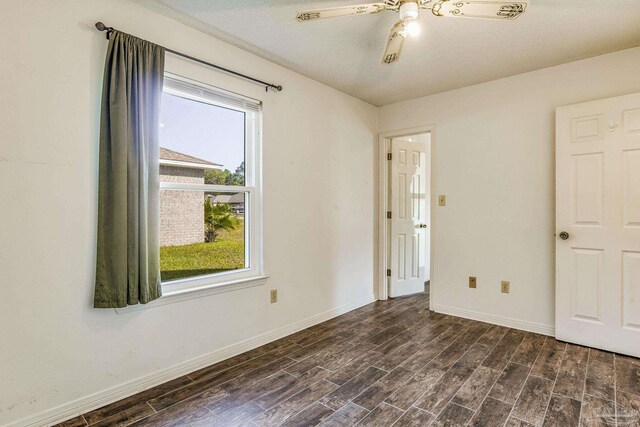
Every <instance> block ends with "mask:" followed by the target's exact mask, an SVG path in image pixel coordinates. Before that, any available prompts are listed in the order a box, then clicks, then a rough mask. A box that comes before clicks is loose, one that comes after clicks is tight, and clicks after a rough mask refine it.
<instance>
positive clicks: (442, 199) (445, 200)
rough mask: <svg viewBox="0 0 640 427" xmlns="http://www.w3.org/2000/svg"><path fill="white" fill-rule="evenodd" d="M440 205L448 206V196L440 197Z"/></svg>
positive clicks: (442, 195)
mask: <svg viewBox="0 0 640 427" xmlns="http://www.w3.org/2000/svg"><path fill="white" fill-rule="evenodd" d="M438 204H439V205H440V206H447V196H445V195H444V194H441V195H440V196H438Z"/></svg>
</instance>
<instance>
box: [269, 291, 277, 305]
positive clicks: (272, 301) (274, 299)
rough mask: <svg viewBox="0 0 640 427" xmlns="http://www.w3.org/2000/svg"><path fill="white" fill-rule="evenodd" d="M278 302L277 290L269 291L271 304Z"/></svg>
mask: <svg viewBox="0 0 640 427" xmlns="http://www.w3.org/2000/svg"><path fill="white" fill-rule="evenodd" d="M276 302H278V290H277V289H271V304H273V303H276Z"/></svg>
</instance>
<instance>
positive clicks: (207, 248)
mask: <svg viewBox="0 0 640 427" xmlns="http://www.w3.org/2000/svg"><path fill="white" fill-rule="evenodd" d="M248 196H249V193H245V192H241V193H219V192H210V191H195V190H161V191H160V270H161V277H162V281H163V282H166V281H170V280H176V279H184V278H188V277H195V276H203V275H209V274H215V273H222V272H228V271H234V270H241V269H245V268H249V256H248V254H249V250H248V249H249V237H248V234H249V233H248V227H245V212H246V208H247V207H248V200H249V197H248Z"/></svg>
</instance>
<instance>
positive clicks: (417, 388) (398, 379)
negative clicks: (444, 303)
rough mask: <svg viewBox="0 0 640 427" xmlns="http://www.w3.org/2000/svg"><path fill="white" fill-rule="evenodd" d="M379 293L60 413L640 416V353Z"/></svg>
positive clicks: (488, 420) (265, 417)
mask: <svg viewBox="0 0 640 427" xmlns="http://www.w3.org/2000/svg"><path fill="white" fill-rule="evenodd" d="M428 305H429V297H428V294H424V295H416V296H411V297H406V298H399V299H395V300H391V301H385V302H376V303H374V304H370V305H367V306H365V307H362V308H360V309H358V310H355V311H352V312H350V313H347V314H345V315H343V316H340V317H337V318H335V319H332V320H329V321H327V322H324V323H322V324H319V325H316V326H313V327H311V328H309V329H305V330H303V331H300V332H297V333H295V334H293V335H290V336H288V337H285V338H282V339H280V340H278V341H275V342H272V343H270V344H267V345H265V346H263V347H259V348H256V349H254V350H251V351H249V352H247V353H244V354H241V355H239V356H236V357H233V358H231V359H228V360H225V361H223V362H220V363H218V364H216V365H213V366H209V367H206V368H204V369H200V370H199V371H196V372H193V373H191V374H190V375H188V376H184V377H181V378H177V379H175V380H173V381H170V382H168V383H166V384H163V385H161V386H158V387H155V388H153V389H150V390H146V391H144V392H142V393H139V394H137V395H135V396H131V397H129V398H127V399H124V400H121V401H119V402H115V403H113V404H110V405H107V406H105V407H103V408H100V409H97V410H95V411H92V412H89V413H86V414H84V415H80V416H78V417H76V418H74V419H71V420H68V421H66V422H64V423H61V424H58V425H59V426H63V427H71V426H73V427H76V426H78V427H80V426H250V427H270V426H314V425H320V426H323V427H327V426H352V425H359V426H392V425H393V426H397V427H400V426H466V425H469V426H488V427H496V426H508V427H515V426H522V427H524V426H561V427H570V426H585V427H586V426H620V427H622V426H625V427H627V426H640V360H638V359H634V358H630V357H626V356H620V355H615V354H612V353H607V352H604V351H599V350H594V349H588V348H585V347H580V346H576V345H572V344H566V343H563V342H559V341H556V340H555V339H553V338H550V337H545V336H542V335H537V334H533V333H528V332H523V331H518V330H514V329H509V328H505V327H501V326H495V325H489V324H486V323H482V322H476V321H471V320H467V319H461V318H456V317H452V316H446V315H442V314H437V313H433V312H430V311H429V309H428Z"/></svg>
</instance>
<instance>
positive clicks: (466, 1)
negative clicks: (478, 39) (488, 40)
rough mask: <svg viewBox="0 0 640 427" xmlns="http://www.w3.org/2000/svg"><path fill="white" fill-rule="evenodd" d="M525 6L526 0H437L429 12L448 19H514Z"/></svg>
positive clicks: (522, 11)
mask: <svg viewBox="0 0 640 427" xmlns="http://www.w3.org/2000/svg"><path fill="white" fill-rule="evenodd" d="M527 5H528V2H527V0H517V1H508V0H502V1H501V0H439V1H436V2H435V3H434V4H433V7H432V9H431V11H432V12H433V14H434V15H436V16H447V17H450V18H485V19H516V18H518V17H519V16H520V15H522V14H523V13H524V12H525V11H526V9H527Z"/></svg>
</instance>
